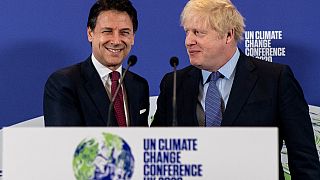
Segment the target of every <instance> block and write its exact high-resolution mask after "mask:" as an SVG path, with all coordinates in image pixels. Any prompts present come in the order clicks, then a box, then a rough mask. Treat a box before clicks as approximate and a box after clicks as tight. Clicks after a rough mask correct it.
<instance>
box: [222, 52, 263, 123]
mask: <svg viewBox="0 0 320 180" xmlns="http://www.w3.org/2000/svg"><path fill="white" fill-rule="evenodd" d="M254 69H255V65H254V64H253V63H252V62H251V61H250V59H249V58H248V57H247V56H245V55H244V54H243V53H241V55H240V58H239V61H238V63H237V67H236V74H235V78H234V81H233V85H232V88H231V92H230V96H229V100H228V104H227V107H226V110H225V113H224V115H223V120H222V123H221V125H222V126H231V125H233V122H234V121H235V119H236V118H237V116H238V115H239V113H240V111H241V109H242V107H243V106H244V104H245V103H246V101H247V99H248V97H249V95H250V93H251V91H252V89H253V87H254V85H255V83H256V81H257V79H258V76H257V74H256V73H255V72H254Z"/></svg>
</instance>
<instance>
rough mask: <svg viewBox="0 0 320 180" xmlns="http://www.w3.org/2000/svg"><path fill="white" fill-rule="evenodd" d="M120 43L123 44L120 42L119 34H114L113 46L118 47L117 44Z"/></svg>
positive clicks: (112, 38)
mask: <svg viewBox="0 0 320 180" xmlns="http://www.w3.org/2000/svg"><path fill="white" fill-rule="evenodd" d="M120 43H121V40H120V34H119V32H114V33H113V34H112V37H111V44H113V45H117V44H120Z"/></svg>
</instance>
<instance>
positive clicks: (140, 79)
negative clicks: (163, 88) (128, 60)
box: [126, 71, 148, 85]
mask: <svg viewBox="0 0 320 180" xmlns="http://www.w3.org/2000/svg"><path fill="white" fill-rule="evenodd" d="M126 76H127V77H128V78H129V79H131V80H133V81H135V82H138V83H142V84H146V85H148V81H147V80H146V79H145V78H144V77H142V76H140V75H138V74H136V73H134V72H132V71H128V72H127V75H126Z"/></svg>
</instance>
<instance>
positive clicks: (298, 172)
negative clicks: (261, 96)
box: [278, 66, 320, 180]
mask: <svg viewBox="0 0 320 180" xmlns="http://www.w3.org/2000/svg"><path fill="white" fill-rule="evenodd" d="M278 103H279V116H280V117H279V118H280V120H281V121H280V136H282V137H283V139H284V140H285V143H286V146H287V150H288V161H289V168H290V174H291V177H292V179H303V180H309V179H310V180H312V179H314V180H316V179H317V180H318V179H320V163H319V157H318V153H317V150H316V146H315V140H314V134H313V129H312V124H311V120H310V116H309V108H308V104H307V102H306V101H305V98H304V95H303V92H302V89H301V87H300V85H299V83H298V82H297V80H296V79H295V78H294V75H293V73H292V71H291V69H290V68H289V67H288V66H284V68H283V69H282V71H281V75H280V81H279V102H278Z"/></svg>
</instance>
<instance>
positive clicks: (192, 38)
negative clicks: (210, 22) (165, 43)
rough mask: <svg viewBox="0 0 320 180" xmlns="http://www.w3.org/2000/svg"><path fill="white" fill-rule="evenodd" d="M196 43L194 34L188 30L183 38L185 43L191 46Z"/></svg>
mask: <svg viewBox="0 0 320 180" xmlns="http://www.w3.org/2000/svg"><path fill="white" fill-rule="evenodd" d="M195 44H197V41H196V40H195V36H194V34H193V33H191V32H189V33H187V34H186V39H185V45H186V46H187V47H188V46H192V45H195Z"/></svg>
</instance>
